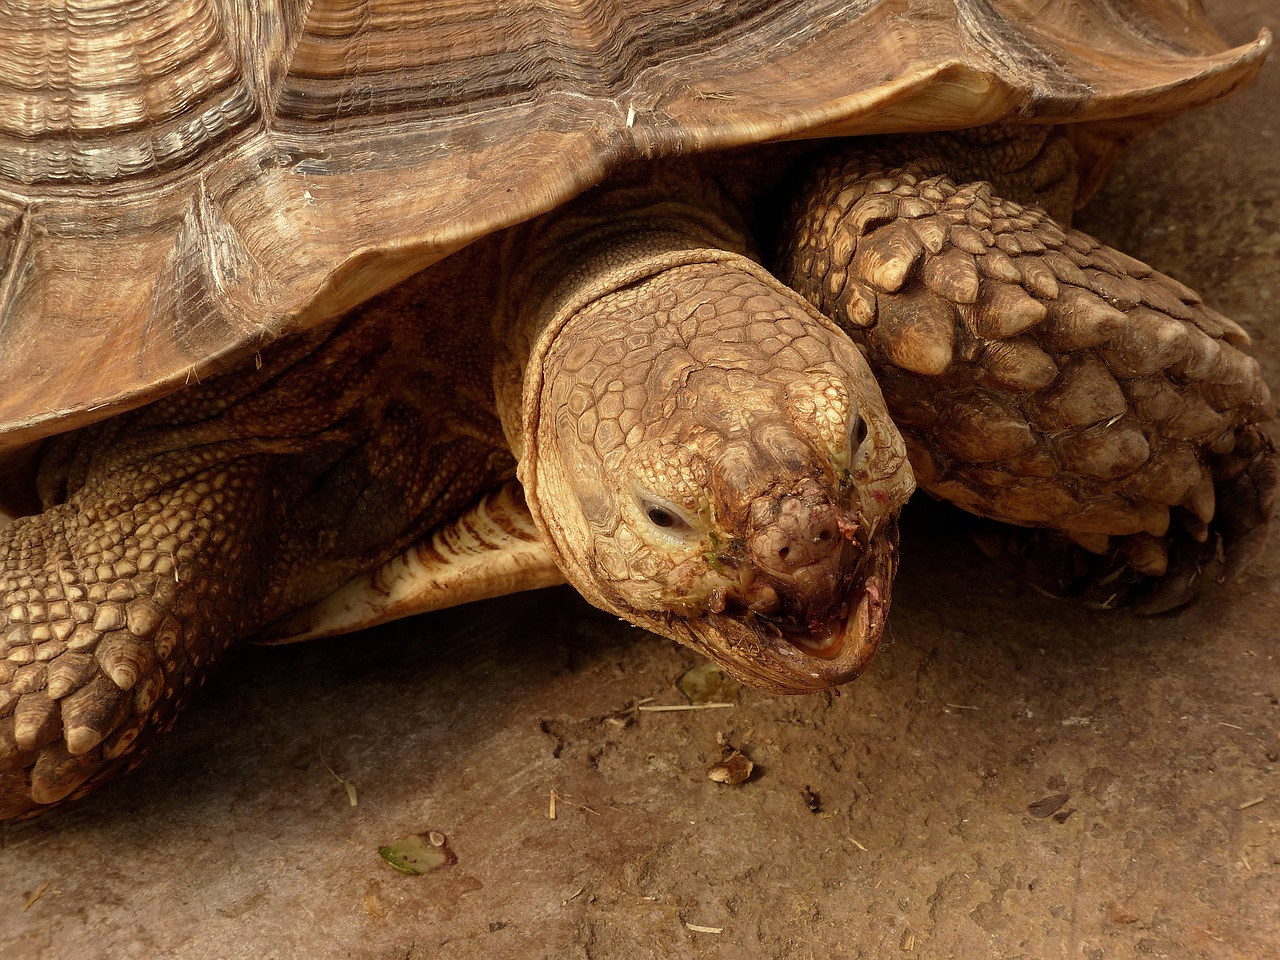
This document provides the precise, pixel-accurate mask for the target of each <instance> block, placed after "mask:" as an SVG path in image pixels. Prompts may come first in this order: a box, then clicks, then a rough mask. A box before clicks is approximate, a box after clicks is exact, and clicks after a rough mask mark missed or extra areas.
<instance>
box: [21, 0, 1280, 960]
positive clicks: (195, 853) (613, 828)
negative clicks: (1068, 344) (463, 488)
mask: <svg viewBox="0 0 1280 960" xmlns="http://www.w3.org/2000/svg"><path fill="white" fill-rule="evenodd" d="M1214 9H1215V11H1216V15H1217V17H1218V20H1219V23H1220V25H1221V27H1222V29H1223V30H1224V31H1225V32H1226V34H1227V35H1228V36H1229V37H1230V38H1231V39H1233V40H1235V41H1237V42H1242V41H1244V40H1246V39H1249V38H1251V37H1253V36H1254V35H1255V34H1256V33H1257V30H1258V28H1259V27H1260V26H1262V25H1264V24H1267V23H1269V24H1270V25H1271V26H1273V27H1275V26H1277V25H1280V3H1276V2H1275V0H1240V2H1231V3H1225V2H1224V3H1219V4H1215V5H1214ZM1277 102H1280V62H1275V60H1274V58H1273V62H1272V63H1270V64H1269V65H1268V67H1267V69H1266V71H1265V73H1264V75H1263V79H1262V83H1261V86H1260V87H1258V88H1257V89H1254V90H1251V91H1248V92H1246V93H1244V94H1242V95H1239V96H1237V97H1235V98H1234V99H1232V100H1231V101H1229V102H1227V103H1225V104H1222V105H1219V106H1216V107H1212V108H1209V109H1206V110H1203V111H1201V112H1199V113H1198V114H1196V115H1193V116H1188V117H1186V118H1184V119H1182V120H1179V121H1178V122H1176V123H1174V124H1172V125H1170V126H1169V127H1167V128H1165V129H1164V130H1162V131H1160V132H1158V133H1157V134H1155V135H1152V136H1151V137H1149V138H1148V139H1146V140H1145V141H1143V142H1142V143H1141V144H1140V145H1138V146H1137V147H1136V148H1135V149H1134V150H1132V151H1131V152H1130V153H1129V154H1128V155H1127V157H1126V158H1125V160H1124V162H1123V164H1122V166H1121V168H1120V169H1119V170H1118V171H1117V173H1116V175H1115V176H1113V178H1112V180H1111V181H1110V183H1109V185H1108V187H1107V188H1106V189H1105V191H1104V192H1103V193H1102V195H1101V196H1100V197H1099V198H1098V199H1097V200H1096V202H1095V203H1094V204H1093V205H1092V206H1091V208H1090V209H1089V210H1088V211H1087V212H1086V214H1085V215H1084V216H1083V218H1082V224H1083V225H1084V226H1085V227H1086V228H1087V229H1090V230H1092V231H1094V232H1095V233H1097V234H1099V235H1101V236H1102V237H1104V238H1106V239H1108V240H1110V241H1111V242H1113V243H1115V244H1116V245H1117V246H1119V247H1121V248H1122V249H1125V250H1127V251H1129V252H1130V253H1134V254H1136V255H1139V256H1142V257H1144V258H1145V259H1147V260H1149V261H1150V262H1152V263H1153V264H1155V265H1157V266H1158V267H1160V268H1161V269H1163V270H1165V271H1167V272H1169V273H1172V274H1173V275H1174V276H1177V277H1179V278H1181V279H1183V280H1184V281H1187V282H1190V283H1192V284H1194V285H1195V286H1197V287H1198V288H1199V289H1200V290H1201V292H1202V293H1203V294H1204V295H1205V296H1206V299H1207V300H1209V302H1211V303H1212V304H1214V305H1215V306H1217V307H1218V308H1219V309H1222V310H1223V311H1224V312H1227V313H1229V314H1231V315H1233V316H1234V317H1236V318H1237V319H1238V320H1240V321H1241V322H1242V323H1243V324H1244V325H1245V327H1247V328H1248V329H1249V330H1250V331H1252V332H1253V333H1254V335H1255V337H1256V343H1257V349H1258V352H1259V353H1260V355H1261V357H1262V359H1263V363H1264V365H1265V367H1266V368H1267V370H1268V372H1269V374H1270V376H1271V381H1272V383H1273V384H1277V385H1280V376H1277V374H1278V373H1280V334H1277V333H1276V332H1275V331H1276V324H1275V320H1276V317H1275V313H1276V309H1277V306H1278V305H1280V111H1277V109H1276V103H1277ZM916 506H918V505H913V507H916ZM911 512H912V513H913V516H912V517H911V519H910V521H909V523H908V526H907V530H906V532H905V534H904V547H903V553H904V557H905V560H904V564H903V570H902V574H901V577H900V580H899V585H898V588H897V596H896V603H895V608H894V613H893V618H892V641H891V642H890V643H888V644H887V645H886V647H885V648H884V649H883V651H882V652H881V654H880V656H879V657H878V659H877V660H876V662H875V663H874V664H873V666H872V668H871V669H870V671H869V672H868V673H867V674H866V675H865V676H864V677H863V678H862V679H860V680H859V681H858V682H857V683H855V684H853V685H852V686H850V687H847V688H845V689H844V690H842V691H841V692H840V694H839V695H838V696H836V695H824V696H812V697H807V698H801V699H777V698H770V697H767V696H762V695H759V694H756V693H754V692H751V691H748V690H742V689H738V688H734V689H731V690H730V691H728V695H727V698H728V700H729V701H731V702H732V706H730V707H727V708H712V709H704V710H697V711H673V712H661V711H646V710H638V709H637V704H639V703H640V702H641V701H647V702H646V703H645V704H644V705H645V706H651V705H661V704H679V703H683V702H684V699H683V698H682V696H681V695H680V694H679V693H678V692H677V690H676V689H675V688H674V686H673V684H674V681H675V680H676V678H678V677H679V676H680V675H681V674H682V673H684V672H685V671H686V670H688V669H690V668H691V667H694V666H696V665H697V664H698V663H699V660H698V658H696V657H695V656H694V655H692V654H690V653H688V652H686V651H685V650H683V649H681V648H679V647H676V646H675V645H673V644H670V643H668V642H666V641H663V640H658V639H656V638H654V637H652V636H649V635H647V634H644V633H642V632H640V631H638V630H635V629H633V628H631V627H629V626H626V625H625V624H621V623H619V622H617V621H616V620H613V619H611V618H609V617H607V616H604V615H602V614H599V613H597V612H595V611H593V610H591V609H590V608H589V607H587V606H586V605H585V604H584V603H583V602H581V601H580V600H579V599H577V597H576V596H575V595H574V594H572V593H571V592H569V591H567V590H555V591H549V592H544V593H542V594H537V595H526V596H519V597H510V598H506V599H504V600H501V601H497V602H493V603H488V604H484V605H481V606H478V607H474V608H467V609H462V610H455V611H450V612H447V613H445V614H442V615H436V616H430V617H422V618H418V619H415V620H411V621H407V622H403V623H400V624H395V625H392V626H390V627H388V628H384V629H380V630H376V631H372V632H370V633H367V634H364V635H360V636H355V637H347V638H340V639H337V640H332V641H325V642H319V643H315V644H311V645H301V646H298V647H294V648H284V649H252V648H250V649H244V650H241V651H240V652H239V653H238V654H236V655H235V656H233V658H232V663H231V664H230V665H229V666H228V668H227V669H225V670H224V671H223V672H221V673H220V674H219V675H218V676H217V677H216V678H215V680H214V681H213V682H212V683H211V684H210V686H209V687H208V689H207V691H206V693H205V695H204V696H203V698H202V699H201V700H200V701H199V702H198V703H197V704H196V705H195V706H194V707H193V708H192V709H191V710H190V711H189V715H188V716H187V717H186V718H185V719H184V721H183V722H182V723H181V724H180V725H179V729H178V730H177V731H176V732H175V733H174V734H173V735H171V736H170V737H169V738H168V739H167V741H166V742H164V743H163V744H162V745H161V746H160V747H159V748H158V749H157V750H156V752H155V754H154V756H153V757H152V759H151V760H150V762H149V763H148V764H147V765H146V766H145V767H144V768H143V769H141V770H139V771H138V772H137V773H136V774H134V775H133V776H131V777H129V778H127V779H125V780H124V781H122V782H119V783H117V784H115V785H113V786H111V787H109V788H107V789H105V790H103V791H102V792H100V793H99V794H97V795H95V796H93V797H92V798H90V799H88V800H86V801H84V802H81V803H79V804H77V805H75V806H74V807H72V808H71V809H68V810H65V811H60V812H55V813H54V814H52V815H49V816H46V817H44V818H42V819H39V820H37V821H35V822H30V823H23V824H19V825H16V826H14V827H12V828H10V829H9V830H8V831H7V834H5V835H3V836H0V840H2V841H3V846H0V956H3V957H5V958H8V960H20V958H29V957H30V958H37V957H38V958H45V960H53V958H63V957H66V958H70V957H75V958H95V957H110V958H130V957H141V958H155V957H181V958H212V957H252V958H276V957H278V958H287V957H303V956H305V957H352V958H371V960H374V958H376V960H383V958H385V960H391V958H428V957H430V958H441V960H445V958H475V957H487V958H488V957H492V958H513V960H533V958H543V957H545V958H585V960H641V958H650V957H654V958H657V957H664V958H665V957H705V958H741V960H754V958H761V960H765V958H768V960H773V958H795V960H801V958H816V957H823V958H832V957H834V958H841V960H844V958H894V957H921V958H943V957H959V958H978V957H998V958H1010V960H1012V958H1057V957H1064V958H1087V960H1099V958H1128V957H1166V958H1178V960H1182V958H1206V960H1222V958H1256V960H1261V958H1266V957H1275V956H1278V955H1280V776H1278V775H1277V770H1278V769H1280V755H1278V754H1280V661H1278V658H1280V644H1278V643H1277V633H1278V632H1280V538H1273V541H1272V544H1271V546H1270V547H1269V548H1268V550H1267V552H1266V555H1265V557H1264V559H1263V561H1262V562H1261V563H1260V565H1258V566H1257V567H1256V568H1255V569H1254V570H1253V571H1252V573H1251V574H1250V575H1249V576H1248V577H1247V578H1246V579H1245V580H1243V581H1242V582H1238V583H1236V584H1234V585H1230V586H1228V587H1226V588H1221V589H1212V590H1210V591H1209V592H1208V595H1207V596H1206V597H1205V598H1204V599H1203V600H1202V601H1201V602H1200V603H1198V604H1197V605H1195V606H1194V607H1193V608H1192V609H1190V610H1188V611H1186V612H1185V613H1183V614H1181V615H1179V616H1174V617H1165V618H1158V619H1151V620H1142V619H1138V618H1136V617H1133V616H1131V615H1128V614H1124V613H1119V614H1104V613H1098V612H1094V611H1090V610H1086V609H1083V608H1081V607H1080V606H1077V605H1074V604H1071V603H1066V602H1059V601H1053V600H1049V599H1046V598H1044V597H1041V596H1039V595H1037V594H1035V593H1033V592H1029V591H1027V590H1025V589H1023V588H1021V587H1020V586H1019V585H1018V584H1017V583H1016V582H1015V581H1014V580H1012V579H1011V578H1010V577H1009V576H1008V571H1007V570H1005V569H1003V568H1001V567H999V566H996V565H994V564H992V563H990V562H988V561H986V560H985V559H983V558H982V557H981V556H980V555H979V554H978V553H977V552H976V551H975V550H974V549H973V548H972V547H971V546H969V545H968V543H967V542H966V540H965V538H964V537H963V535H962V534H960V533H959V532H956V531H953V530H950V529H948V528H947V527H946V526H944V525H940V524H939V523H938V521H937V517H936V516H934V515H933V513H932V512H931V511H929V510H918V509H915V510H912V511H911ZM650 698H651V699H650ZM721 734H723V735H724V736H726V737H727V738H728V739H729V741H730V742H731V743H732V744H733V745H734V746H735V747H737V748H739V749H741V750H742V751H743V752H744V753H745V754H746V755H747V756H749V757H750V758H751V760H753V761H754V762H755V764H756V767H755V771H754V774H753V776H752V777H751V779H750V780H749V781H748V782H746V783H745V784H742V785H740V786H727V785H724V784H719V783H715V782H712V781H711V780H709V779H708V778H707V769H708V767H709V766H710V765H711V764H712V763H713V762H715V761H716V760H718V759H719V758H720V748H719V746H718V744H717V736H718V735H721ZM343 781H346V782H348V783H349V784H350V785H351V786H352V788H353V789H354V791H355V795H356V797H357V798H358V801H359V802H358V805H356V806H352V805H351V803H350V802H349V797H348V790H347V788H346V786H345V785H344V782H343ZM553 794H554V795H555V797H556V803H555V813H556V815H555V817H554V819H552V818H551V817H550V816H549V812H550V806H551V797H552V795H553ZM432 830H435V831H439V832H441V833H443V834H444V835H446V837H447V840H446V844H447V849H448V850H449V851H451V852H452V854H453V855H454V856H455V857H456V863H454V864H452V865H448V866H443V867H441V868H439V869H437V870H434V871H432V872H429V873H426V874H424V875H421V876H405V875H401V874H399V873H397V872H395V871H394V870H392V869H391V868H390V867H389V866H388V864H387V863H385V862H384V861H383V860H382V859H381V858H380V857H379V853H378V848H379V847H380V846H382V845H385V844H388V843H389V842H391V841H393V840H396V839H397V838H401V837H404V836H406V835H411V834H418V833H422V832H426V831H432Z"/></svg>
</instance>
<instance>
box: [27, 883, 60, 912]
mask: <svg viewBox="0 0 1280 960" xmlns="http://www.w3.org/2000/svg"><path fill="white" fill-rule="evenodd" d="M51 886H53V881H52V880H46V881H45V882H44V883H42V884H40V886H38V887H36V888H35V890H34V891H33V892H32V894H31V896H29V897H27V902H26V903H24V904H23V905H22V912H23V913H26V912H27V911H28V910H30V909H31V908H32V907H33V906H35V902H36V901H37V900H39V899H40V898H41V897H43V896H44V892H45V891H46V890H48V889H49V888H50V887H51Z"/></svg>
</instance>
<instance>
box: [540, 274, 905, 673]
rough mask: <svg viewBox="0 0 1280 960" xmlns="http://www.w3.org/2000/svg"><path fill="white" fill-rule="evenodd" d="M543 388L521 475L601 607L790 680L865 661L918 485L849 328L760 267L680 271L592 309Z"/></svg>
mask: <svg viewBox="0 0 1280 960" xmlns="http://www.w3.org/2000/svg"><path fill="white" fill-rule="evenodd" d="M537 390H538V394H537V398H536V401H534V402H536V405H537V410H536V414H535V416H534V417H533V418H530V419H527V420H526V423H529V424H530V426H532V427H533V429H532V431H531V433H532V434H534V435H533V436H526V447H525V458H524V463H523V464H522V468H521V470H522V480H523V481H524V483H525V486H526V489H528V490H530V491H531V496H530V505H531V508H532V510H533V512H534V515H535V518H537V520H538V522H539V525H540V526H541V527H542V528H543V531H544V533H545V534H546V536H547V539H548V540H549V542H550V544H551V548H552V550H553V552H554V553H555V555H556V558H557V561H558V562H559V564H560V566H561V568H562V570H563V571H564V573H565V575H566V576H567V578H568V579H569V580H570V582H571V583H573V585H574V586H576V587H577V588H578V589H579V590H580V591H581V592H582V593H583V595H584V596H586V597H587V599H588V600H590V601H591V602H592V603H594V604H596V605H597V606H599V607H602V608H603V609H605V610H608V611H610V612H613V613H616V614H617V615H619V616H622V617H624V618H626V619H628V620H630V621H631V622H633V623H636V624H638V625H640V626H643V627H646V628H647V629H650V630H653V631H654V632H656V633H660V634H663V635H665V636H668V637H671V638H673V639H676V640H678V641H680V642H682V643H685V644H687V645H689V646H691V647H693V648H695V649H697V650H699V651H701V652H702V653H704V654H705V655H707V656H709V657H710V658H712V659H713V660H716V661H717V662H718V663H720V664H721V665H722V666H723V667H724V668H726V669H727V670H728V671H729V672H730V673H732V674H734V675H735V676H737V677H738V678H739V679H741V680H743V681H745V682H748V683H751V684H753V685H755V686H758V687H764V688H767V689H772V690H774V691H777V692H786V693H801V692H806V691H811V690H816V689H823V688H826V687H828V686H831V685H834V684H838V683H842V682H844V681H847V680H849V679H852V678H853V677H854V676H856V675H857V674H858V673H859V672H860V671H861V670H862V668H863V667H864V666H865V665H866V663H867V661H868V660H869V658H870V657H871V655H872V654H873V653H874V652H875V649H876V646H877V644H878V642H879V640H880V637H881V634H882V632H883V629H884V622H885V618H886V616H887V613H888V607H889V593H890V584H891V580H892V577H893V572H894V568H895V564H896V550H897V514H898V511H899V509H900V507H901V506H902V504H903V503H904V502H905V500H906V498H907V497H908V496H909V495H910V492H911V490H912V487H913V482H914V481H913V479H912V475H911V469H910V466H909V465H908V463H907V459H906V453H905V450H904V446H903V442H902V439H901V437H900V435H899V434H898V432H897V430H896V429H895V427H894V425H893V423H892V422H891V421H890V419H889V417H888V414H887V412H886V410H885V407H884V401H883V399H882V398H881V395H880V391H879V389H878V387H877V386H876V383H875V381H874V379H873V378H872V375H871V373H870V371H869V369H868V368H867V366H866V364H865V362H864V361H863V359H862V356H861V355H860V354H859V352H858V350H857V349H856V348H855V347H854V345H853V344H852V343H851V342H850V341H849V339H848V338H847V337H846V336H845V335H844V334H842V333H841V332H840V331H839V330H838V329H837V328H836V327H835V326H834V325H833V324H831V323H830V322H829V321H827V320H826V319H825V318H823V317H821V316H820V315H818V314H816V313H815V312H814V311H813V310H812V309H810V308H809V307H808V306H807V305H805V304H804V303H803V301H801V300H799V299H798V297H796V296H795V295H794V294H792V293H791V292H790V291H789V290H786V288H784V287H781V286H780V285H779V284H777V282H776V281H774V280H773V279H772V278H771V277H769V276H768V274H766V273H765V272H764V271H763V270H762V269H760V268H758V267H756V266H755V265H754V264H748V263H746V262H745V261H742V262H740V263H738V264H732V265H730V264H725V263H698V264H692V265H684V266H678V267H675V268H672V269H668V270H666V271H664V272H662V273H660V274H658V275H656V276H651V277H649V278H647V279H644V280H642V281H639V282H636V283H633V284H630V285H628V286H625V287H623V288H621V289H619V290H616V291H614V292H613V293H611V294H608V295H605V296H603V297H600V298H599V299H596V300H595V301H594V302H592V303H590V304H589V305H587V306H586V307H584V308H582V309H579V310H578V311H577V312H576V313H575V314H574V315H573V316H572V317H571V318H570V319H569V320H568V322H567V323H565V324H564V325H563V326H562V327H561V328H560V330H559V332H558V333H556V334H555V337H554V340H553V341H552V342H551V343H550V345H549V347H548V348H547V350H546V352H545V354H544V359H543V362H542V365H541V378H540V384H539V386H538V388H537ZM529 400H533V398H531V397H529V396H528V395H526V401H527V402H528V401H529ZM526 410H528V408H526Z"/></svg>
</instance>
